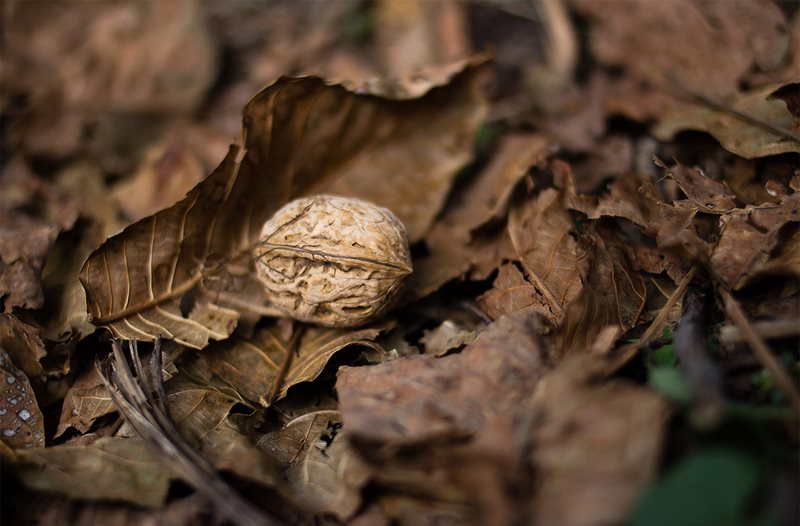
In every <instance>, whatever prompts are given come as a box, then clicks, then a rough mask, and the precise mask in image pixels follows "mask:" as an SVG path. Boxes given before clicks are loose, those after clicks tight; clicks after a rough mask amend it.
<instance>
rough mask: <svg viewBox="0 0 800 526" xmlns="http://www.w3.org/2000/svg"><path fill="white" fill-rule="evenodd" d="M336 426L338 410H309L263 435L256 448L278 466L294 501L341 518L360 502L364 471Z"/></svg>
mask: <svg viewBox="0 0 800 526" xmlns="http://www.w3.org/2000/svg"><path fill="white" fill-rule="evenodd" d="M341 427H342V424H341V417H340V416H339V412H338V411H335V410H317V411H312V412H310V413H306V414H303V415H300V416H298V417H296V418H294V419H292V420H290V421H289V422H287V423H286V424H285V425H284V426H283V427H282V428H281V429H279V430H277V431H272V432H269V433H266V434H264V435H263V436H262V437H260V438H259V440H258V446H259V447H260V448H261V449H262V450H263V451H264V452H266V453H267V454H269V455H270V456H271V457H273V458H275V459H277V460H278V461H279V462H280V463H281V464H282V466H283V468H284V470H285V474H286V478H287V480H288V481H289V485H290V487H291V489H292V492H293V496H294V497H293V498H295V499H297V502H298V505H300V506H301V507H303V508H306V509H308V510H309V511H312V512H314V513H325V512H327V513H333V514H335V515H336V516H337V517H339V518H340V519H342V520H344V519H346V518H348V517H350V516H351V515H352V514H353V513H354V512H355V511H356V509H357V508H358V507H359V506H360V504H361V492H360V489H361V487H362V486H363V485H364V483H365V482H366V479H367V475H368V473H369V471H368V469H367V467H366V466H365V465H364V463H363V461H362V460H361V459H359V458H358V456H357V455H356V453H355V452H354V451H352V450H351V449H350V447H349V445H348V441H347V437H346V434H345V433H344V432H343V431H342V429H341Z"/></svg>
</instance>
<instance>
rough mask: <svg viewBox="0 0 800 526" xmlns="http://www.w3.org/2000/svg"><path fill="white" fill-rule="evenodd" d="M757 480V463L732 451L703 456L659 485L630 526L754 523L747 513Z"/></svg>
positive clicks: (712, 451) (692, 459)
mask: <svg viewBox="0 0 800 526" xmlns="http://www.w3.org/2000/svg"><path fill="white" fill-rule="evenodd" d="M758 480H759V468H758V465H757V464H756V462H755V461H754V460H753V459H752V458H750V457H748V456H746V455H744V454H742V453H740V452H738V451H735V450H731V449H710V450H706V451H702V452H699V453H697V454H695V455H693V456H691V457H689V458H687V459H686V460H684V461H683V462H682V463H681V464H679V465H678V466H677V467H675V468H674V469H673V470H672V471H671V472H669V473H668V474H667V475H666V477H665V478H664V479H663V480H662V481H660V482H659V483H657V484H656V485H655V486H654V487H653V488H652V489H651V490H650V491H649V493H647V494H646V495H645V496H644V498H643V499H642V500H641V501H640V502H639V506H638V507H637V509H636V510H635V511H634V513H633V516H632V519H631V522H630V524H631V526H662V525H663V526H673V525H676V524H680V525H681V526H708V525H711V524H713V525H718V526H732V525H744V524H750V522H749V521H746V520H745V516H744V511H745V507H746V505H747V503H748V497H750V496H751V495H752V493H753V491H754V490H755V489H756V485H757V484H758Z"/></svg>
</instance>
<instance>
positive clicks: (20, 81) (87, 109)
mask: <svg viewBox="0 0 800 526" xmlns="http://www.w3.org/2000/svg"><path fill="white" fill-rule="evenodd" d="M8 22H9V32H8V34H7V38H9V39H11V40H9V42H11V41H14V42H25V44H24V45H20V46H9V48H8V49H9V51H10V52H9V53H8V54H7V55H6V57H7V58H8V61H7V72H6V73H7V74H6V75H4V84H6V86H4V88H5V89H9V90H12V92H13V93H18V94H21V95H23V96H25V97H26V98H29V99H30V100H31V101H32V102H33V104H32V107H33V108H38V109H39V111H36V112H33V113H32V114H31V115H30V116H28V117H27V118H26V119H20V120H19V121H18V122H19V125H20V127H21V128H22V129H21V130H20V131H19V133H21V134H22V135H23V141H24V147H25V149H26V151H32V152H34V153H39V154H45V155H48V156H54V155H55V156H61V157H66V156H69V155H71V154H74V153H76V152H80V151H82V150H85V149H86V147H87V146H90V147H93V148H92V149H93V150H95V151H93V152H92V153H93V154H94V156H96V157H98V156H101V155H102V153H103V152H102V150H103V145H101V144H102V143H103V142H104V141H108V142H113V141H114V137H115V136H119V135H122V136H124V137H122V138H117V140H118V141H119V142H125V141H127V142H131V141H135V140H137V137H136V136H137V135H138V134H137V131H138V130H137V131H133V130H136V128H135V126H136V121H137V119H136V118H133V119H131V114H137V113H138V114H139V115H136V117H138V120H139V121H142V120H145V119H143V118H142V116H141V114H142V113H144V114H146V115H147V117H149V120H150V121H154V120H156V117H157V116H160V117H162V118H163V115H164V114H168V115H174V114H175V113H178V114H189V113H191V112H192V111H193V110H195V109H196V108H197V106H198V104H199V103H201V102H203V100H204V96H205V94H206V92H207V90H208V88H209V87H210V86H211V84H212V83H213V82H214V80H215V78H216V74H217V69H218V61H217V53H216V50H215V45H214V39H213V38H211V36H212V35H210V34H209V30H208V27H207V24H206V20H205V16H204V13H203V12H202V9H201V6H200V4H198V3H197V2H192V1H180V2H168V3H163V4H162V3H159V4H151V5H140V4H138V3H137V2H128V1H125V2H114V3H112V4H76V5H75V6H71V7H68V6H66V5H63V4H59V3H58V2H37V3H35V4H30V3H28V2H13V8H11V9H9V13H8ZM123 35H124V38H122V37H121V36H123ZM64 50H69V51H70V52H69V53H64ZM153 57H158V59H157V60H154V58H153ZM12 72H13V73H12ZM6 77H7V78H6ZM42 108H48V109H49V111H42ZM98 121H99V122H98ZM132 122H133V125H132ZM96 124H99V125H100V126H99V128H100V129H99V130H96V133H94V134H90V135H89V136H88V137H87V133H86V130H87V126H91V125H96ZM109 124H110V125H109ZM148 133H153V128H150V129H149V130H148ZM145 135H147V133H146V134H145ZM115 153H116V152H115ZM98 154H99V155H98ZM109 157H113V155H112V156H109Z"/></svg>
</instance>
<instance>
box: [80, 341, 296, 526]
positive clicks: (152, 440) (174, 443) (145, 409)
mask: <svg viewBox="0 0 800 526" xmlns="http://www.w3.org/2000/svg"><path fill="white" fill-rule="evenodd" d="M158 343H160V342H157V345H156V348H155V349H154V351H153V352H154V354H159V355H160V353H161V351H160V345H158ZM112 348H113V355H112V357H111V358H110V359H109V360H107V362H106V363H105V365H103V364H101V363H100V362H99V361H98V362H97V363H96V364H95V365H96V367H97V369H98V371H99V372H100V378H101V379H102V381H103V384H104V385H105V386H106V389H108V392H109V394H110V396H111V399H112V400H113V402H114V404H115V405H116V407H117V409H118V410H119V412H120V414H122V416H123V417H124V418H125V420H127V421H128V423H129V424H130V425H131V427H132V428H133V429H134V431H136V433H137V435H139V437H140V438H141V439H142V440H143V441H144V442H145V443H146V444H147V445H148V446H149V447H150V449H151V450H152V451H153V452H154V453H155V454H156V455H157V456H159V457H160V458H161V460H162V461H163V462H164V463H165V464H166V465H167V466H169V467H170V468H171V469H172V471H173V472H175V473H176V474H178V475H179V476H180V477H181V478H182V479H183V480H185V481H186V482H187V483H188V484H189V485H191V486H192V487H194V488H195V489H196V490H197V492H198V493H200V494H202V495H203V496H205V497H206V498H207V499H208V500H209V501H211V503H212V504H213V505H214V506H215V508H216V510H217V511H218V512H219V513H220V514H221V515H222V516H224V517H225V518H226V519H227V520H229V521H231V522H232V523H234V524H238V525H240V526H265V525H266V526H272V525H279V524H281V523H280V522H278V521H277V520H276V519H274V518H272V517H269V516H267V515H265V514H264V513H262V512H261V511H260V510H258V509H257V508H255V507H254V506H252V505H251V504H250V503H249V502H247V501H246V500H244V499H243V498H242V497H240V496H239V494H238V493H237V492H236V491H235V490H234V489H233V488H232V487H231V486H230V485H229V484H228V483H227V482H225V480H223V479H222V477H220V476H219V474H218V473H217V471H216V470H215V469H214V468H213V467H212V466H211V465H210V464H209V463H208V461H207V460H206V459H205V458H203V457H201V456H200V455H199V454H198V453H197V452H195V451H194V450H193V449H192V448H191V447H190V446H189V445H188V444H186V442H185V441H184V440H183V438H182V437H181V436H180V434H179V433H178V431H177V429H176V428H175V426H174V424H173V423H172V421H171V420H170V419H169V416H168V415H167V414H166V413H165V412H164V411H162V410H161V409H162V408H164V409H166V408H167V407H168V406H167V397H166V393H165V392H164V388H163V380H162V377H161V367H160V366H161V362H160V357H159V356H154V357H153V361H152V365H153V366H158V367H157V369H156V368H155V367H154V370H153V371H151V378H150V382H149V383H152V385H150V386H147V383H148V381H147V379H146V376H145V375H143V373H144V371H143V367H142V364H141V361H140V359H139V357H138V354H136V345H135V344H132V345H131V346H130V350H131V351H132V353H131V354H132V360H133V364H134V369H135V370H136V371H137V372H139V373H140V374H142V375H143V376H139V377H138V382H137V379H136V378H134V376H133V373H132V372H131V370H130V368H129V367H128V363H127V360H126V359H125V355H124V354H123V352H122V347H121V346H120V344H119V342H118V341H114V342H113V345H112ZM140 382H141V383H143V384H145V386H146V387H145V390H143V389H142V386H141V385H140ZM151 388H152V390H151ZM153 390H154V391H155V396H154V395H153Z"/></svg>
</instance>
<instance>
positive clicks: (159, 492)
mask: <svg viewBox="0 0 800 526" xmlns="http://www.w3.org/2000/svg"><path fill="white" fill-rule="evenodd" d="M16 455H17V456H16V459H15V460H14V461H13V462H11V463H9V464H10V465H9V466H8V468H9V469H10V470H11V472H12V473H14V474H15V475H16V476H17V477H19V479H20V480H21V481H22V482H23V484H25V485H26V486H28V487H30V488H32V489H37V490H40V491H47V492H55V493H60V494H62V495H68V496H70V497H73V498H76V499H85V500H116V501H123V502H128V503H131V504H136V505H138V506H146V507H151V508H154V507H160V506H161V505H162V504H163V503H164V499H165V498H166V496H167V489H168V487H169V481H170V478H172V477H171V475H170V473H169V471H167V470H165V469H164V465H163V464H162V463H161V462H160V461H159V460H158V459H157V458H156V457H154V456H153V455H152V453H151V452H150V450H149V448H148V447H147V446H146V445H145V444H144V442H142V441H141V440H139V439H137V438H101V439H99V440H97V441H96V442H94V443H93V444H90V445H85V446H69V445H61V446H53V447H48V448H44V449H35V450H33V449H23V450H18V451H16Z"/></svg>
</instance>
